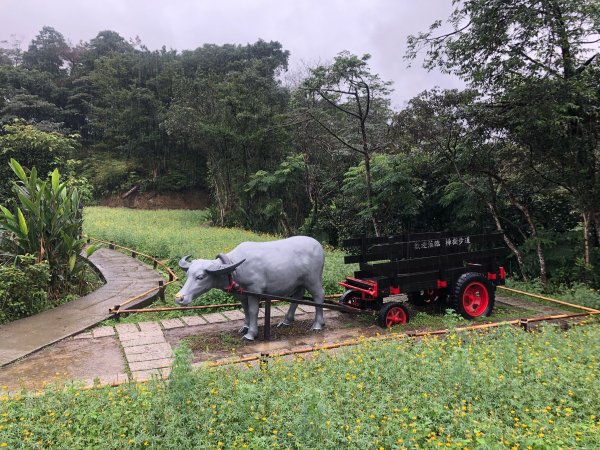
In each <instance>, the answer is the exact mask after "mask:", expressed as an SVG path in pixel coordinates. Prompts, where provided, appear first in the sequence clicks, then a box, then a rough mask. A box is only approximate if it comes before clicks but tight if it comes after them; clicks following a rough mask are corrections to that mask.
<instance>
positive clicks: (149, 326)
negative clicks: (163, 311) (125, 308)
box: [138, 322, 161, 333]
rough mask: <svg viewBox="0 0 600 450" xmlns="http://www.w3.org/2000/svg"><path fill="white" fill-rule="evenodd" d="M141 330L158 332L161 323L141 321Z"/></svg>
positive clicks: (139, 324)
mask: <svg viewBox="0 0 600 450" xmlns="http://www.w3.org/2000/svg"><path fill="white" fill-rule="evenodd" d="M138 326H139V327H140V330H141V331H146V332H152V333H158V332H159V331H161V330H160V325H159V324H158V323H156V322H140V323H138Z"/></svg>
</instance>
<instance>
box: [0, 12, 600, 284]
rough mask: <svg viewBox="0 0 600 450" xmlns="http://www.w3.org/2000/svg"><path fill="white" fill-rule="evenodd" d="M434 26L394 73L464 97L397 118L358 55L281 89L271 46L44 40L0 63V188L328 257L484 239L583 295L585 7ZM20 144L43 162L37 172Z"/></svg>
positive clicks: (592, 221) (589, 247)
mask: <svg viewBox="0 0 600 450" xmlns="http://www.w3.org/2000/svg"><path fill="white" fill-rule="evenodd" d="M442 24H444V22H443V21H442V20H440V21H436V22H434V23H433V24H432V26H431V27H430V29H429V30H426V31H424V32H422V33H420V34H418V35H416V36H411V37H410V38H409V42H408V44H409V46H408V48H409V50H408V53H407V55H406V58H407V59H408V60H409V61H410V60H412V59H414V58H416V57H417V56H418V55H420V56H424V57H425V67H426V68H428V69H430V70H434V69H435V70H438V69H441V70H442V71H445V72H448V73H454V74H456V75H458V76H459V77H461V79H462V80H463V81H464V82H465V83H466V86H467V88H466V89H465V90H463V91H459V90H441V89H439V88H435V87H432V89H430V90H428V91H425V92H423V93H421V94H419V95H418V96H416V97H415V98H413V99H411V100H410V101H409V102H408V103H407V104H406V105H405V107H404V108H402V109H400V110H395V109H393V108H392V107H391V106H390V92H391V90H392V89H393V84H392V82H391V80H382V79H381V78H380V77H379V75H378V74H377V73H374V72H373V70H372V69H371V67H370V66H369V59H370V57H369V55H353V54H351V53H349V52H347V51H343V49H340V50H341V51H340V53H339V54H338V55H335V56H333V57H332V60H331V61H330V62H327V63H324V64H319V65H314V66H313V67H309V68H308V69H307V71H306V72H305V73H303V74H301V75H299V76H297V77H295V78H296V79H297V81H296V82H295V83H293V84H284V83H283V82H282V79H283V78H282V76H281V75H282V74H283V73H284V72H285V71H286V70H287V69H288V58H289V52H288V51H286V50H285V49H284V48H283V47H282V45H281V44H280V43H279V42H275V41H271V42H266V41H262V40H259V41H257V42H255V43H251V44H247V45H233V44H231V45H230V44H227V45H214V44H204V45H202V46H200V47H198V48H196V49H193V50H183V51H177V50H172V49H167V48H165V47H163V48H161V49H160V50H150V49H148V48H146V47H145V46H144V45H143V44H142V43H140V42H139V41H128V40H126V39H125V38H123V37H121V36H120V35H119V34H118V33H116V32H114V31H108V30H107V31H102V32H100V33H98V35H97V36H96V37H95V38H93V39H91V40H90V41H89V42H82V43H80V44H77V45H71V44H69V42H68V41H67V39H66V38H65V37H64V36H63V35H62V34H61V33H60V32H59V31H57V30H55V29H54V28H52V27H49V26H47V27H44V28H43V29H42V30H41V31H40V32H39V33H38V35H37V36H36V37H35V38H34V39H33V40H32V41H31V43H30V44H29V46H28V48H27V49H26V50H22V49H20V48H19V47H18V46H11V45H10V44H5V45H4V47H3V48H0V121H1V122H2V124H3V126H2V128H1V129H0V133H1V134H0V145H1V146H2V147H1V148H0V154H1V155H2V161H0V173H4V172H6V171H7V170H8V166H7V161H8V160H9V159H10V158H15V159H17V160H21V159H22V160H23V161H26V163H27V165H28V166H31V165H32V164H37V165H38V169H41V170H43V171H45V172H50V171H51V170H53V168H55V167H59V168H60V169H61V170H63V171H65V170H66V171H67V173H71V174H72V175H73V177H74V178H76V179H77V182H78V183H79V184H78V185H79V186H80V190H82V189H83V191H85V187H83V186H81V185H82V184H85V183H88V188H89V190H90V195H92V196H93V197H94V198H96V199H99V198H102V197H106V196H108V195H111V194H123V193H124V192H127V191H128V190H130V189H132V188H134V187H137V189H138V190H142V191H143V190H148V191H158V192H177V191H184V190H190V189H196V190H203V191H206V192H208V193H209V194H210V198H211V206H210V211H211V214H210V216H211V219H212V221H213V223H215V224H217V225H222V226H242V227H245V228H249V229H252V230H257V231H269V232H276V233H281V234H284V235H291V234H298V233H304V234H309V235H313V236H315V237H317V238H320V239H321V240H323V241H327V242H329V243H331V244H334V245H335V244H337V243H338V242H339V240H340V239H342V238H344V237H347V236H350V235H356V234H361V233H364V234H370V235H373V234H399V233H405V232H418V231H444V230H464V231H467V232H470V231H482V230H498V231H500V232H502V233H503V236H504V239H505V242H506V244H507V246H508V247H509V248H510V250H511V256H510V257H509V259H508V261H507V264H508V267H509V268H510V270H511V271H512V272H513V273H514V274H515V275H518V276H521V277H523V278H526V279H528V278H540V279H541V280H542V281H544V282H546V281H547V280H548V279H550V280H553V281H555V282H559V283H572V282H575V281H583V282H586V283H588V284H590V285H592V286H595V287H598V286H600V275H599V274H598V272H599V271H598V264H600V144H599V137H600V56H598V53H599V42H600V32H599V30H600V6H599V5H598V4H597V2H595V1H592V0H539V1H534V2H531V1H525V0H513V1H510V2H505V1H501V0H494V1H484V0H467V1H460V2H455V11H454V12H453V13H452V15H451V16H450V17H449V18H447V20H446V22H445V26H444V27H442ZM442 29H443V30H446V31H445V32H442V31H441V30H442ZM447 30H450V31H447ZM36 133H41V134H43V135H44V137H43V139H46V140H47V141H48V142H56V143H57V144H60V145H59V146H56V150H53V151H52V152H44V151H42V152H41V153H40V150H39V148H38V147H39V146H38V147H36V146H35V145H33V144H31V145H29V144H27V142H28V141H27V139H28V138H30V139H31V138H32V137H33V136H35V135H36ZM61 136H62V137H64V139H61ZM40 139H42V137H40ZM36 142H39V140H37V141H36ZM37 158H39V161H38V160H37ZM2 183H4V181H0V195H1V196H2V198H0V203H5V202H6V200H7V198H8V197H7V196H8V191H9V190H10V186H9V184H8V183H7V184H6V185H3V184H2Z"/></svg>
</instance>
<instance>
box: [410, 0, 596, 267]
mask: <svg viewBox="0 0 600 450" xmlns="http://www.w3.org/2000/svg"><path fill="white" fill-rule="evenodd" d="M455 5H456V9H455V10H454V12H453V13H452V14H451V16H450V18H449V20H448V23H449V26H450V27H451V31H450V32H448V33H445V34H437V31H438V29H439V28H440V27H441V25H442V22H441V21H436V22H435V23H434V24H433V25H432V26H431V27H430V29H429V31H427V32H424V33H420V34H418V35H417V36H411V37H409V40H408V43H409V47H408V53H407V57H408V58H414V57H415V56H416V55H417V53H418V52H419V51H421V50H424V51H426V59H425V67H427V68H429V69H433V68H435V67H440V68H441V69H442V70H444V71H446V72H451V73H455V74H457V75H459V76H461V77H462V78H463V79H464V80H466V81H467V82H468V83H469V84H470V85H471V86H472V87H474V88H477V89H479V90H480V92H481V93H482V94H484V95H485V96H486V98H487V99H488V103H489V104H490V105H491V106H493V107H494V108H497V111H498V113H499V114H500V115H502V116H503V118H504V122H503V123H502V124H501V127H499V129H500V131H501V132H502V133H508V134H510V135H511V137H512V138H513V139H514V140H515V141H516V142H517V143H518V144H519V145H520V146H521V148H523V149H524V150H525V151H524V152H523V154H522V157H523V159H525V160H527V161H528V162H529V164H530V168H531V170H532V171H534V172H535V173H537V174H538V175H539V176H540V177H545V178H546V179H547V180H551V181H552V182H553V183H555V184H556V185H557V186H560V187H561V188H563V189H565V190H567V191H568V192H569V193H570V195H571V198H572V201H573V207H574V208H575V209H576V210H577V211H578V212H579V213H580V214H581V216H582V222H583V225H584V226H583V229H584V233H583V234H584V236H583V237H584V238H583V241H584V259H585V261H586V263H588V264H589V263H590V261H591V251H590V239H589V234H590V229H591V228H590V227H591V224H592V223H593V222H594V221H596V228H597V231H598V227H599V226H600V219H598V216H599V215H600V214H599V212H598V205H600V149H599V144H598V137H599V135H600V115H599V114H598V107H599V105H600V90H599V89H598V85H599V83H598V80H599V79H600V75H599V73H600V61H599V60H600V57H599V54H600V52H599V51H598V49H599V47H598V43H599V42H600V4H599V3H598V2H597V1H596V0H512V1H510V2H507V1H504V0H465V1H456V2H455ZM599 234H600V232H599Z"/></svg>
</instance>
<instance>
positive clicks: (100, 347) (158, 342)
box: [0, 297, 564, 391]
mask: <svg viewBox="0 0 600 450" xmlns="http://www.w3.org/2000/svg"><path fill="white" fill-rule="evenodd" d="M497 300H498V302H499V303H503V304H506V305H512V306H518V307H522V308H525V309H528V310H530V311H536V312H537V313H538V314H540V315H547V314H555V313H559V312H564V310H561V309H560V308H555V307H553V306H547V305H540V304H536V303H532V302H528V301H527V300H521V299H513V298H508V297H499V298H498V299H497ZM286 310H287V306H284V305H279V306H273V308H272V316H273V317H278V316H283V315H284V313H285V311H286ZM324 313H325V318H326V322H327V323H328V324H330V325H333V324H334V322H335V318H336V317H340V316H341V317H344V316H345V315H344V314H341V313H339V312H337V311H331V310H325V311H324ZM259 315H260V316H261V317H264V311H263V309H261V310H260V313H259ZM536 315H537V314H536ZM313 316H314V307H312V306H305V305H300V306H299V307H298V309H297V312H296V317H297V320H299V321H302V320H309V321H310V320H311V319H312V318H313ZM274 323H276V320H275V322H274ZM242 324H243V315H242V314H241V310H231V311H223V312H219V313H212V314H204V315H194V316H185V317H181V318H173V319H163V320H161V321H158V322H141V323H138V324H130V323H123V324H117V325H115V326H103V327H99V328H94V329H92V330H88V331H84V332H81V333H78V334H76V335H75V336H73V337H72V338H70V339H66V340H64V341H62V342H60V343H58V344H56V345H53V346H51V347H49V348H47V349H44V350H43V351H41V352H38V353H36V354H35V355H32V356H30V357H27V358H24V359H22V360H21V361H18V362H15V363H14V364H11V365H9V366H7V367H5V368H3V369H2V370H1V371H0V385H8V387H9V389H11V390H13V391H16V390H17V389H18V388H19V386H22V387H27V388H28V389H39V388H40V387H41V386H42V385H43V384H44V382H46V381H50V382H59V381H60V382H62V383H65V382H68V381H69V380H71V381H76V382H77V383H78V384H79V385H81V384H83V385H85V386H92V385H93V384H94V382H95V381H96V382H100V384H104V385H119V384H123V383H127V382H131V381H145V380H148V379H151V378H152V377H153V376H157V377H159V378H165V377H167V376H168V375H169V372H170V370H171V365H172V362H173V346H175V345H176V344H177V343H178V342H179V341H180V340H181V339H184V338H186V337H189V336H202V337H208V336H209V335H210V334H216V335H220V334H222V333H223V332H226V331H227V330H229V331H231V330H237V329H238V328H239V327H240V326H241V325H242ZM357 330H359V331H357ZM379 332H381V330H380V329H379V328H378V327H377V326H376V325H374V324H370V325H369V324H365V323H363V324H361V323H358V322H357V323H356V326H352V327H348V326H347V325H342V326H341V327H337V329H336V327H335V326H334V327H333V328H330V327H328V328H326V331H325V333H312V332H309V333H307V334H304V335H302V334H300V335H298V336H297V337H292V338H282V339H277V340H274V341H271V342H257V343H255V344H253V345H247V346H243V347H241V348H240V349H239V350H240V351H241V352H242V354H241V355H236V356H233V358H237V357H238V356H248V355H251V354H252V355H253V354H254V353H248V352H257V351H258V352H269V353H280V352H285V351H289V350H290V349H293V350H299V349H301V348H303V347H306V348H307V349H312V348H313V346H318V345H321V344H323V343H330V342H338V341H343V340H346V339H349V338H356V337H357V335H358V334H361V333H362V334H364V335H370V334H373V333H379ZM0 345H2V344H0ZM244 352H246V353H248V355H247V354H245V353H244ZM225 353H227V356H226V355H223V356H218V357H216V359H217V360H222V361H227V360H229V359H231V358H232V356H231V353H228V352H225ZM257 354H258V353H257ZM207 356H210V355H207ZM210 359H215V358H214V357H212V358H210ZM206 361H207V360H206ZM206 361H200V362H197V363H194V364H193V366H201V365H203V364H205V363H206ZM44 365H46V366H48V367H45V366H44ZM54 376H55V377H54Z"/></svg>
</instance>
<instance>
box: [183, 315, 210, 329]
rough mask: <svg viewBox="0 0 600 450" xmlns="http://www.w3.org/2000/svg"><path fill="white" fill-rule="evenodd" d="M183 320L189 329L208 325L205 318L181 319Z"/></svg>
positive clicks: (189, 317) (185, 317)
mask: <svg viewBox="0 0 600 450" xmlns="http://www.w3.org/2000/svg"><path fill="white" fill-rule="evenodd" d="M181 320H183V321H184V322H185V324H186V325H187V326H188V327H193V326H196V325H204V324H205V323H208V322H207V321H206V319H205V318H204V317H203V316H184V317H182V318H181Z"/></svg>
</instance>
